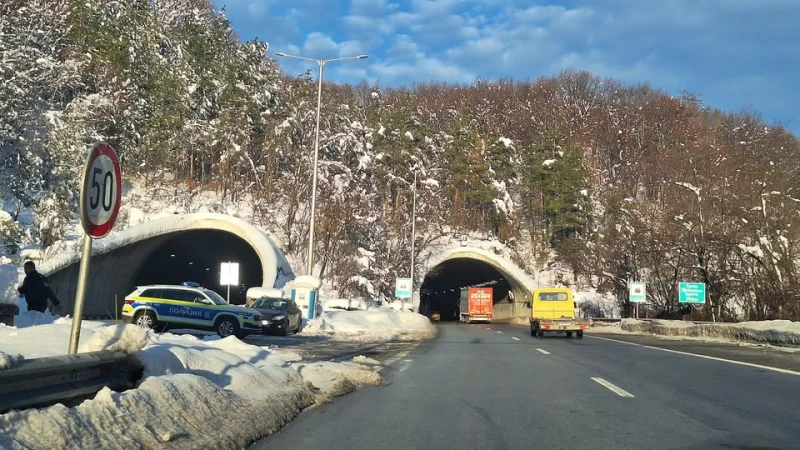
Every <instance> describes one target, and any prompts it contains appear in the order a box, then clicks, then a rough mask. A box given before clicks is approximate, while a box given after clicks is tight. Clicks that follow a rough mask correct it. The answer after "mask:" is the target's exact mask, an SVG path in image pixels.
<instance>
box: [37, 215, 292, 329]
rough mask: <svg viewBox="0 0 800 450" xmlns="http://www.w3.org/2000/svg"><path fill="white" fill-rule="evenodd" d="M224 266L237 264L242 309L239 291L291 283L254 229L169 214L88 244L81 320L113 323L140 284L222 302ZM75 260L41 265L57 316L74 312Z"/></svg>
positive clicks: (215, 218)
mask: <svg viewBox="0 0 800 450" xmlns="http://www.w3.org/2000/svg"><path fill="white" fill-rule="evenodd" d="M229 260H233V261H238V262H240V282H241V283H242V284H244V287H241V286H240V287H239V289H236V288H235V287H232V288H231V302H232V303H244V290H245V289H246V288H250V287H255V286H259V287H277V288H281V287H283V286H284V285H286V283H287V282H289V281H290V280H292V279H293V278H294V273H293V272H292V269H291V267H290V266H289V264H288V262H287V261H286V259H285V258H284V256H283V254H282V253H281V252H280V250H279V249H278V247H277V246H276V245H275V244H274V242H273V241H272V240H271V239H270V238H269V236H268V235H267V234H266V233H264V232H263V231H261V230H259V229H258V228H256V227H255V226H254V225H252V224H250V223H248V222H246V221H244V220H242V219H239V218H236V217H233V216H228V215H224V214H211V213H196V214H180V215H178V214H176V215H172V216H167V217H162V218H158V219H154V220H152V221H150V222H147V223H144V224H142V225H138V226H134V227H131V228H128V229H125V230H123V231H121V232H119V233H115V234H113V235H111V236H109V237H108V238H105V239H101V240H96V241H94V242H93V246H92V260H91V264H90V268H89V283H88V285H87V291H86V292H87V294H86V304H85V306H84V311H85V312H84V317H87V318H91V317H96V318H109V317H110V318H114V317H116V315H117V314H119V310H120V309H121V307H122V302H123V299H124V297H125V295H127V294H129V293H130V292H131V291H132V290H133V289H134V288H135V286H136V285H140V284H151V283H166V284H174V283H179V282H181V281H197V282H200V283H201V284H203V285H205V286H206V287H209V288H211V289H213V290H215V291H217V292H218V293H220V294H221V295H222V296H223V297H225V296H226V295H227V292H226V291H227V289H226V288H224V287H222V286H219V285H218V283H219V263H220V262H225V261H229ZM79 261H80V253H66V254H61V255H58V256H57V257H56V258H54V259H53V260H50V261H47V262H46V263H43V264H41V266H40V271H41V272H42V273H44V274H46V275H47V276H48V279H49V280H50V284H51V286H52V288H53V290H54V291H57V295H58V297H59V299H60V300H61V301H62V312H63V313H64V314H69V313H70V312H71V311H72V309H73V305H74V295H75V287H76V284H77V279H78V268H79ZM183 278H191V279H183ZM214 280H216V282H215V281H214ZM115 311H116V314H115Z"/></svg>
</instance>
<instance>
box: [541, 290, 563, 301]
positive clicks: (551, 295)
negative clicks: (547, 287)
mask: <svg viewBox="0 0 800 450" xmlns="http://www.w3.org/2000/svg"><path fill="white" fill-rule="evenodd" d="M539 301H542V302H565V301H567V294H566V292H542V293H540V294H539Z"/></svg>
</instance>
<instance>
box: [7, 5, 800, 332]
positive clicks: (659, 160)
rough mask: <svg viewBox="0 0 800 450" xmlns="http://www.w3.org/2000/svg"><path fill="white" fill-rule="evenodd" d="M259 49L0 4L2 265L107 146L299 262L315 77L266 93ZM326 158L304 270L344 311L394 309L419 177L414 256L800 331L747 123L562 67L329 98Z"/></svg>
mask: <svg viewBox="0 0 800 450" xmlns="http://www.w3.org/2000/svg"><path fill="white" fill-rule="evenodd" d="M267 50H268V46H267V44H265V43H263V42H259V41H253V42H241V41H240V40H239V39H238V38H237V37H236V35H235V34H234V33H233V32H232V29H231V25H230V23H229V22H228V20H227V19H226V18H225V16H224V14H222V13H220V12H217V11H215V10H214V8H213V7H212V6H211V4H210V3H209V2H208V1H207V0H155V1H154V0H98V1H93V2H85V1H77V0H7V1H5V2H3V3H2V5H0V55H1V56H0V195H2V197H3V200H4V203H5V209H6V211H7V213H8V214H6V215H3V216H2V220H0V244H2V246H3V251H4V253H5V254H6V255H14V254H15V253H16V252H17V251H18V249H19V247H20V245H22V244H24V243H25V242H26V241H30V240H34V241H36V242H38V243H40V244H41V245H42V246H43V247H48V246H51V245H53V244H54V243H55V242H57V241H59V240H62V239H64V238H65V236H64V233H65V231H64V224H65V223H67V222H69V221H70V220H73V219H74V217H75V213H76V206H77V202H76V200H75V198H76V193H77V192H78V188H77V184H78V181H79V173H80V171H81V169H82V161H83V158H84V155H85V151H86V148H87V145H89V144H91V143H93V142H95V141H97V140H106V141H108V142H109V143H111V145H112V146H114V148H116V149H117V151H118V153H119V154H120V157H121V159H122V164H123V167H124V168H125V170H126V172H127V173H128V174H129V176H131V175H133V176H136V177H138V178H140V181H141V182H143V183H145V184H146V185H148V186H153V185H155V186H157V185H166V186H174V187H180V188H181V190H182V192H186V193H187V194H186V195H192V194H193V193H197V192H200V191H206V190H215V191H216V192H218V193H219V195H220V196H222V197H224V198H226V199H229V200H231V201H241V200H244V199H249V201H250V202H251V203H252V205H253V208H254V209H255V217H256V220H257V221H258V222H259V225H262V226H265V227H267V228H271V229H280V230H282V231H283V234H284V235H285V236H286V239H285V242H284V243H283V244H284V251H285V252H287V253H290V254H297V255H302V254H303V253H304V245H305V244H304V242H305V240H306V238H307V233H308V213H309V211H308V208H307V199H308V198H309V183H308V180H309V179H310V170H311V163H312V159H311V158H312V154H313V146H314V125H315V108H316V86H315V80H314V79H313V78H312V77H311V75H310V74H301V75H299V76H296V77H292V76H285V75H281V73H280V71H279V67H278V65H277V64H276V61H275V60H274V59H273V58H272V57H271V56H270V55H269V54H268V52H267ZM320 158H321V159H320V187H319V189H320V199H322V200H321V201H320V202H319V203H318V204H317V207H318V208H319V209H318V211H317V214H318V215H317V220H318V222H317V227H318V231H317V255H318V256H317V257H318V259H319V265H318V270H319V271H320V273H319V275H321V276H322V277H324V278H326V279H329V280H331V281H332V282H333V283H334V284H335V285H336V286H337V287H338V289H339V290H340V292H347V291H348V290H349V291H352V292H355V293H359V292H362V293H363V292H365V291H367V292H371V293H372V294H373V295H378V294H380V293H385V294H389V293H390V292H391V290H392V289H393V284H394V277H395V276H396V275H397V274H398V273H405V271H406V270H405V269H403V268H407V267H408V265H409V262H410V261H409V260H410V254H409V252H408V248H409V247H410V241H409V239H410V220H411V208H412V205H411V198H412V197H411V183H412V180H413V178H414V173H415V172H416V173H417V175H418V176H419V184H418V189H419V191H418V195H419V198H418V210H417V213H418V219H417V220H418V222H417V228H418V230H419V233H418V235H417V241H416V250H417V252H419V253H422V252H424V251H425V249H426V247H427V246H428V245H430V244H431V243H432V242H433V241H435V240H436V239H438V238H440V237H442V236H447V235H452V233H469V232H473V233H474V232H478V233H482V234H484V235H485V236H487V237H492V238H497V239H499V240H500V241H502V242H503V243H504V244H506V245H507V246H508V247H509V248H511V249H514V250H516V251H517V252H518V253H517V257H515V262H516V263H517V264H519V265H520V266H521V267H523V268H524V269H527V270H531V271H532V270H535V269H534V268H535V267H538V266H539V265H540V264H541V263H542V262H543V261H544V260H546V259H547V258H549V256H550V254H551V251H553V250H554V251H555V254H556V255H557V258H558V259H559V261H560V262H561V263H562V264H564V265H566V266H568V267H570V268H571V269H572V271H573V272H574V274H575V278H574V279H567V280H564V282H565V283H584V284H589V285H591V286H592V287H594V288H597V289H598V290H599V291H601V292H613V293H614V294H615V295H616V296H617V298H618V299H620V302H621V304H622V305H623V306H624V307H625V308H626V310H627V311H629V306H630V305H628V304H627V303H626V298H627V283H628V282H629V281H645V282H647V283H648V294H649V296H650V299H651V301H652V302H653V303H654V307H655V309H656V312H658V313H659V314H661V315H662V316H663V317H679V316H680V315H681V314H683V311H682V310H681V308H680V307H679V305H678V304H677V292H676V289H677V281H702V282H705V283H706V284H707V285H708V287H709V294H710V295H709V305H707V307H706V308H705V310H704V314H705V315H706V317H709V318H711V317H713V318H715V319H729V320H730V319H774V318H784V319H793V320H800V226H798V225H797V224H798V223H800V220H798V219H800V182H798V180H800V165H798V163H797V162H798V160H800V144H799V143H798V139H797V137H796V136H794V135H792V134H791V133H790V132H788V131H787V130H786V129H784V128H783V127H781V126H773V125H771V124H766V123H765V122H764V121H763V120H762V119H761V118H760V116H759V115H758V114H757V113H755V112H752V111H741V112H733V113H728V112H721V111H718V110H714V109H711V108H708V107H706V106H705V105H703V104H702V102H701V101H700V99H699V98H698V97H696V96H694V95H692V94H689V93H685V94H683V95H681V96H678V97H676V96H673V95H668V94H666V93H664V92H661V91H659V90H657V89H654V88H652V87H650V86H648V85H646V84H642V85H637V86H629V85H623V84H621V83H619V82H617V81H615V80H613V79H605V78H599V77H596V76H594V75H592V74H590V73H587V72H577V71H566V72H563V73H560V74H558V75H556V76H552V77H546V78H541V79H538V80H535V81H530V82H516V81H512V80H500V81H482V80H479V81H476V82H475V83H474V84H472V85H444V84H427V85H418V86H411V87H406V88H385V87H380V86H372V85H367V84H362V85H357V86H351V85H337V84H326V85H325V87H324V97H323V112H322V124H321V150H320ZM9 205H10V206H9ZM26 209H27V210H32V211H34V213H35V217H36V220H35V224H36V225H35V230H34V232H33V233H32V234H30V233H29V234H26V233H25V232H24V230H23V229H22V227H21V226H20V224H19V221H18V219H19V214H20V212H21V211H23V210H26ZM793 224H794V226H793ZM524 249H527V251H523V250H524ZM530 249H533V251H534V255H536V256H535V257H533V258H532V257H531V256H530V255H531V252H530ZM365 259H366V260H368V264H363V261H364V260H365ZM417 270H418V271H420V270H422V268H421V266H418V267H417ZM419 275H421V274H419V273H418V274H417V276H419ZM695 317H698V316H697V314H695Z"/></svg>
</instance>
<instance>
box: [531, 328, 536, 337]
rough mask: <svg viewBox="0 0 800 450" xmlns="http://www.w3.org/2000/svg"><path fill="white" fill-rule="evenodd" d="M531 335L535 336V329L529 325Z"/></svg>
mask: <svg viewBox="0 0 800 450" xmlns="http://www.w3.org/2000/svg"><path fill="white" fill-rule="evenodd" d="M531 336H536V330H534V329H533V326H531Z"/></svg>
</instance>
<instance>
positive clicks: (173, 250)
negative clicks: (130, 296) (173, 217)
mask: <svg viewBox="0 0 800 450" xmlns="http://www.w3.org/2000/svg"><path fill="white" fill-rule="evenodd" d="M228 261H231V262H238V263H239V286H231V289H230V296H231V297H230V302H231V303H232V304H235V305H243V304H244V303H245V294H246V292H247V289H248V288H250V287H253V286H261V283H262V278H263V274H262V273H261V261H260V260H259V258H258V255H257V254H256V252H255V250H254V249H253V247H252V246H251V245H250V244H248V243H247V242H246V241H245V240H244V239H242V238H240V237H238V236H236V235H235V234H233V233H228V232H225V231H220V230H190V231H184V232H181V233H175V234H173V235H169V236H168V237H167V238H166V239H165V241H164V243H163V244H161V245H159V246H158V247H156V248H155V249H154V250H153V251H152V253H150V255H149V256H148V257H147V259H145V260H144V261H143V262H142V263H141V265H140V266H139V269H138V271H137V272H136V275H135V277H134V286H141V285H145V284H180V283H182V282H184V281H194V282H197V283H200V285H201V286H203V287H205V288H208V289H211V290H213V291H215V292H217V293H218V294H219V295H221V296H222V297H223V298H227V294H228V288H227V287H226V286H221V285H220V284H219V282H220V264H221V263H223V262H228Z"/></svg>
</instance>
